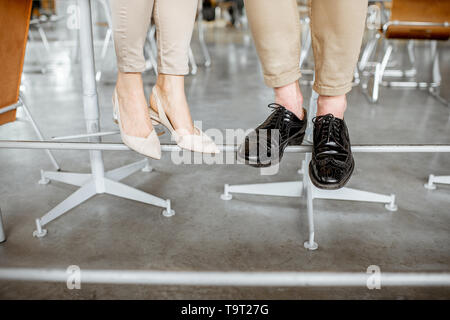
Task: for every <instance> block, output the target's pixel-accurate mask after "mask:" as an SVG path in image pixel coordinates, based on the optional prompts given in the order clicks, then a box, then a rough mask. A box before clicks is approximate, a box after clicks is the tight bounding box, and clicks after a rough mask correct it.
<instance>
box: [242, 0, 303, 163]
mask: <svg viewBox="0 0 450 320" xmlns="http://www.w3.org/2000/svg"><path fill="white" fill-rule="evenodd" d="M245 7H246V11H247V17H248V20H249V23H250V29H251V31H252V34H253V39H254V41H255V46H256V49H257V52H258V56H259V58H260V61H261V64H262V69H263V73H264V81H265V83H266V84H267V85H268V86H269V87H272V88H274V93H275V104H272V105H271V107H272V108H273V109H274V111H273V112H272V114H271V115H270V116H269V118H268V119H267V120H266V121H265V122H264V123H263V124H261V125H260V126H258V127H257V128H256V129H255V131H253V132H252V133H250V134H249V135H248V136H247V137H246V139H245V141H244V143H243V144H242V145H241V147H240V148H239V151H238V157H239V158H241V159H243V160H245V161H246V162H248V164H250V165H253V166H257V167H260V166H269V165H271V164H275V163H277V162H278V161H279V160H280V159H281V157H282V155H283V151H284V149H285V148H286V146H288V145H291V144H301V143H302V141H303V137H304V133H305V129H306V119H305V112H304V110H303V97H302V94H301V92H300V87H299V85H298V79H299V78H300V76H301V74H300V68H299V60H300V37H301V34H300V17H299V14H298V7H297V1H296V0H283V1H274V0H245ZM274 132H277V133H278V135H276V134H272V133H274Z"/></svg>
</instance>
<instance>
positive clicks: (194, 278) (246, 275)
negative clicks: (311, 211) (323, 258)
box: [0, 268, 450, 288]
mask: <svg viewBox="0 0 450 320" xmlns="http://www.w3.org/2000/svg"><path fill="white" fill-rule="evenodd" d="M67 277H68V273H67V270H62V269H31V268H28V269H27V268H1V269H0V280H9V281H41V282H62V283H66V282H67ZM374 277H375V276H374V275H373V274H372V273H363V272H360V273H357V272H236V271H231V272H222V271H152V270H84V269H83V270H82V271H81V274H80V283H81V284H83V283H97V284H135V285H183V286H250V287H272V286H274V287H364V288H367V287H369V286H370V285H372V284H373V285H378V286H379V287H380V288H381V287H403V286H414V287H423V286H425V287H435V286H439V287H448V286H450V273H448V272H441V273H439V272H433V273H431V272H430V273H425V272H420V273H419V272H417V273H415V272H409V273H400V272H399V273H393V272H382V273H380V274H379V275H376V277H377V279H374ZM375 280H376V282H377V283H375Z"/></svg>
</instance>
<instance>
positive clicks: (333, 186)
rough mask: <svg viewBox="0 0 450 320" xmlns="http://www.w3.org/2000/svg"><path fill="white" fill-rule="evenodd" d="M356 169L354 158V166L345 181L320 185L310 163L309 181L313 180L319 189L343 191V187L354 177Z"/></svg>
mask: <svg viewBox="0 0 450 320" xmlns="http://www.w3.org/2000/svg"><path fill="white" fill-rule="evenodd" d="M354 169H355V160H354V159H353V158H352V166H351V168H350V171H349V173H348V174H347V176H346V177H345V178H344V179H343V180H341V181H339V182H338V183H333V184H323V183H320V182H319V181H317V179H316V177H315V176H314V173H313V172H314V170H312V162H310V163H309V179H310V180H311V182H312V183H313V185H315V186H316V187H317V188H319V189H324V190H337V189H341V188H342V187H343V186H345V185H346V184H347V182H348V180H350V178H351V177H352V174H353V170H354Z"/></svg>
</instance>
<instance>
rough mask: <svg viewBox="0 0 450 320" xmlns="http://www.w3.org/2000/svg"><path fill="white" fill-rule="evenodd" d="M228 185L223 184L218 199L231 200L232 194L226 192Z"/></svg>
mask: <svg viewBox="0 0 450 320" xmlns="http://www.w3.org/2000/svg"><path fill="white" fill-rule="evenodd" d="M229 187H230V186H229V185H228V184H225V185H224V187H223V193H222V194H221V195H220V199H222V200H231V199H233V196H232V195H231V194H230V193H229V192H228V188H229Z"/></svg>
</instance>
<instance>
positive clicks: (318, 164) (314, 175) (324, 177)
mask: <svg viewBox="0 0 450 320" xmlns="http://www.w3.org/2000/svg"><path fill="white" fill-rule="evenodd" d="M313 123H314V137H313V140H314V146H313V152H312V159H311V162H310V164H309V176H310V178H311V182H312V183H313V184H314V185H315V186H316V187H318V188H321V189H330V190H333V189H339V188H342V187H343V186H344V185H345V184H346V183H347V181H348V180H349V179H350V177H351V175H352V173H353V169H354V168H355V161H354V160H353V156H352V151H351V145H350V138H349V135H348V130H347V126H346V125H345V121H344V120H341V119H338V118H335V117H334V116H333V115H332V114H327V115H325V116H320V117H316V118H314V119H313Z"/></svg>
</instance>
